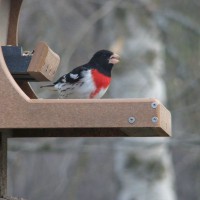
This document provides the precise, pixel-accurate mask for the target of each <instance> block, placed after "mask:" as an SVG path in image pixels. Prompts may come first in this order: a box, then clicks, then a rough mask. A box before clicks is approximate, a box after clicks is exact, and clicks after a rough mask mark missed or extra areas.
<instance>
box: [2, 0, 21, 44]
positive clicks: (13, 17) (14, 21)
mask: <svg viewBox="0 0 200 200" xmlns="http://www.w3.org/2000/svg"><path fill="white" fill-rule="evenodd" d="M3 1H5V0H3ZM10 3H11V4H10V13H9V26H8V35H7V45H14V46H15V45H18V19H19V12H20V8H21V4H22V0H10Z"/></svg>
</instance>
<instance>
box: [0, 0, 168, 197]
mask: <svg viewBox="0 0 200 200" xmlns="http://www.w3.org/2000/svg"><path fill="white" fill-rule="evenodd" d="M21 3H22V0H1V1H0V44H1V48H0V113H1V114H0V133H1V134H0V136H1V137H0V159H1V163H0V198H1V197H2V196H4V195H6V170H7V167H6V151H7V150H6V144H7V138H9V137H51V136H52V137H67V136H70V137H74V136H81V137H85V136H104V137H105V136H112V137H116V136H117V137H119V136H123V137H125V136H132V137H135V136H141V137H149V136H156V137H157V136H164V137H165V136H170V135H171V115H170V112H169V111H168V110H167V109H166V108H165V107H164V106H163V105H162V104H161V103H160V102H159V101H158V100H157V99H154V98H149V99H89V100H86V99H80V100H78V99H70V100H67V99H66V100H65V99H37V95H35V93H34V91H33V90H32V88H31V86H30V85H29V83H28V82H29V81H48V80H49V81H51V80H53V78H54V75H55V73H56V70H57V68H58V65H59V61H60V58H59V56H58V55H57V54H56V53H55V52H53V51H52V50H51V49H50V47H49V46H48V45H47V44H46V43H44V42H40V43H38V44H37V45H36V47H35V48H34V52H31V51H30V52H24V51H23V48H22V47H21V46H18V34H17V26H18V17H19V11H20V7H21Z"/></svg>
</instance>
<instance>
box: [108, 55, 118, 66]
mask: <svg viewBox="0 0 200 200" xmlns="http://www.w3.org/2000/svg"><path fill="white" fill-rule="evenodd" d="M119 60H120V56H119V55H118V54H116V53H114V54H113V55H112V56H110V58H109V63H111V64H113V65H115V64H117V63H118V62H119Z"/></svg>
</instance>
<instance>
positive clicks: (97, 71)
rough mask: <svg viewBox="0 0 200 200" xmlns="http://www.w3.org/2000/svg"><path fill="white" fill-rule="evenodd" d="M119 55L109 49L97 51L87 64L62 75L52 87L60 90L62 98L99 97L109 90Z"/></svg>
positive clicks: (59, 93) (59, 94)
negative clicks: (112, 72)
mask: <svg viewBox="0 0 200 200" xmlns="http://www.w3.org/2000/svg"><path fill="white" fill-rule="evenodd" d="M119 58H120V57H119V55H117V54H115V53H113V52H111V51H108V50H100V51H98V52H96V53H95V54H94V55H93V57H92V58H91V59H90V61H89V62H88V63H87V64H84V65H81V66H79V67H76V68H74V69H73V70H72V71H71V72H69V73H68V74H65V75H63V76H61V77H60V78H59V79H58V80H57V81H56V82H54V83H53V84H51V85H45V86H41V88H45V87H48V88H49V87H50V88H52V89H53V90H56V91H58V96H59V98H61V99H65V98H71V99H72V98H77V99H93V98H96V99H99V98H101V97H102V96H103V95H104V94H105V92H106V91H107V89H108V87H109V85H110V82H111V71H112V68H113V66H114V65H115V64H117V63H118V62H119Z"/></svg>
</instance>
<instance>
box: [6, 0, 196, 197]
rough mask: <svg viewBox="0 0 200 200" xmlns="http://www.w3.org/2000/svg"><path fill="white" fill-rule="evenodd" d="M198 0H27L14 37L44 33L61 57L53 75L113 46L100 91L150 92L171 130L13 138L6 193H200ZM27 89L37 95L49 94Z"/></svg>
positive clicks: (33, 39) (27, 45)
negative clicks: (147, 134)
mask: <svg viewBox="0 0 200 200" xmlns="http://www.w3.org/2000/svg"><path fill="white" fill-rule="evenodd" d="M199 8H200V3H198V1H196V0H191V1H183V0H177V1H172V0H169V1H164V0H148V1H147V0H123V1H122V0H116V1H115V0H110V1H107V0H102V1H98V0H84V1H81V2H80V1H78V0H58V1H56V2H55V1H53V0H48V1H45V0H40V1H39V0H24V3H23V8H22V12H21V18H20V32H19V33H20V44H21V45H23V47H24V49H28V50H31V49H33V48H34V46H35V44H36V43H37V42H38V41H41V40H44V41H46V42H47V43H48V44H49V46H50V47H51V48H52V49H53V50H54V51H55V52H57V53H58V54H59V55H60V56H61V65H60V69H59V72H58V73H57V75H56V76H57V78H58V77H59V76H60V75H62V74H64V73H66V72H68V71H69V70H71V69H72V68H73V66H78V65H79V64H82V63H85V62H87V60H88V59H89V58H90V57H91V55H92V54H93V53H94V52H95V51H96V50H99V49H112V50H114V51H116V52H118V53H119V54H120V55H121V60H122V62H121V63H120V64H119V65H118V66H116V67H115V68H114V70H113V81H112V84H111V87H110V88H109V90H108V93H107V94H106V95H105V97H104V98H137V97H147V98H148V97H156V98H158V99H159V100H160V101H162V102H163V103H164V104H165V105H166V106H167V107H168V108H169V109H170V110H171V112H172V119H173V137H172V138H170V139H162V138H161V139H158V138H143V139H142V138H132V139H131V138H129V139H128V138H44V139H10V140H9V153H8V167H9V169H8V173H9V180H8V185H9V194H10V195H12V196H19V197H24V198H26V199H30V200H36V199H37V200H38V199H48V200H49V199H69V200H79V199H82V200H86V199H87V200H88V199H89V198H91V199H95V200H102V199H106V200H107V199H116V200H146V199H148V200H176V199H177V200H188V199H192V200H193V199H194V200H196V199H197V200H198V199H200V194H199V183H200V170H199V163H200V157H199V153H200V148H199V145H200V136H199V124H200V123H199V112H198V110H199V99H200V96H199V74H200V72H199V65H200V60H199V54H200V30H199V25H200V24H199V20H198V19H199V17H200V13H199ZM39 85H40V84H33V88H34V89H35V91H36V92H37V94H38V95H39V96H40V97H42V98H55V96H53V95H52V94H51V93H49V92H46V91H45V92H44V91H41V90H40V89H38V88H39Z"/></svg>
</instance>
